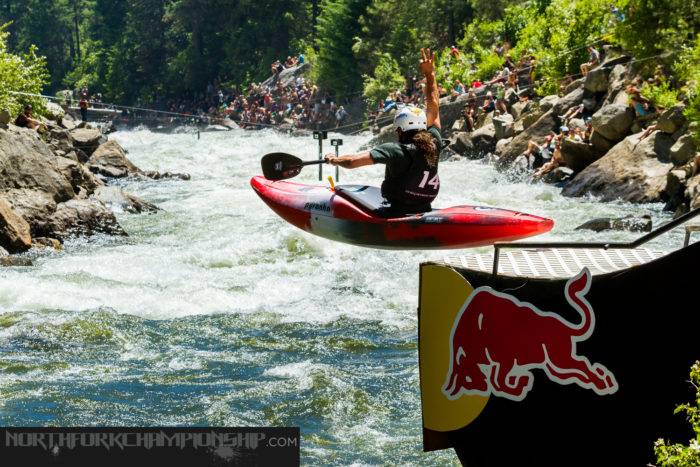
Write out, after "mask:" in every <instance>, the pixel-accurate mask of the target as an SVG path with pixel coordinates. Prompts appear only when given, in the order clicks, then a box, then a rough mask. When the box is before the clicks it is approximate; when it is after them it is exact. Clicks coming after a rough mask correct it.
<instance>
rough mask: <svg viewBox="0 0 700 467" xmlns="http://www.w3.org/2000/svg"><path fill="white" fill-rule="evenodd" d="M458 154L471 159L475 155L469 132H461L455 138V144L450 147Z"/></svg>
mask: <svg viewBox="0 0 700 467" xmlns="http://www.w3.org/2000/svg"><path fill="white" fill-rule="evenodd" d="M450 147H451V148H452V149H454V150H455V152H457V153H458V154H461V155H463V156H467V157H470V156H471V155H473V154H474V153H475V151H474V144H473V143H472V139H471V136H470V135H469V133H467V132H460V133H457V134H456V135H455V136H454V143H452V145H451V146H450Z"/></svg>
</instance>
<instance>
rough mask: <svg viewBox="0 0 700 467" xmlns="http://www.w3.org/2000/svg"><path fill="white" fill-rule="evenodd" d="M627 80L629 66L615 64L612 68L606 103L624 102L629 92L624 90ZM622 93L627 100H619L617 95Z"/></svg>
mask: <svg viewBox="0 0 700 467" xmlns="http://www.w3.org/2000/svg"><path fill="white" fill-rule="evenodd" d="M626 80H627V66H625V65H615V66H614V67H613V68H612V70H610V77H609V78H608V94H607V95H606V96H605V101H604V105H609V104H617V103H620V104H624V103H625V102H626V100H627V94H626V93H625V92H624V89H625V82H626ZM620 93H622V97H623V98H624V99H625V102H618V101H617V96H618V95H619V94H620Z"/></svg>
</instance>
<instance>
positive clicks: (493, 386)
mask: <svg viewBox="0 0 700 467" xmlns="http://www.w3.org/2000/svg"><path fill="white" fill-rule="evenodd" d="M590 286H591V274H590V272H589V271H588V269H583V271H581V273H579V275H578V276H576V277H574V278H572V279H570V280H569V281H568V282H567V283H566V286H565V289H564V293H565V296H566V300H567V302H568V303H569V305H571V306H572V307H573V308H574V309H575V310H576V311H577V312H579V314H580V315H581V323H580V324H578V325H574V324H571V323H568V322H567V321H565V320H564V319H563V318H561V317H560V316H559V315H557V314H555V313H551V312H544V311H541V310H539V309H538V308H537V307H535V306H534V305H532V304H530V303H524V302H521V301H519V300H518V299H516V298H515V297H513V296H512V295H507V294H504V293H500V292H496V291H494V290H493V289H491V288H490V287H479V288H478V289H476V290H474V292H473V293H472V294H471V295H470V296H469V298H468V299H467V300H466V302H465V303H464V306H463V307H462V309H461V310H460V312H459V313H458V314H457V317H456V318H455V321H454V325H453V326H452V333H451V334H450V366H449V370H448V372H447V378H446V380H445V384H444V386H443V388H442V393H443V394H444V395H445V396H446V397H447V398H448V399H450V400H455V399H457V398H459V397H460V396H461V395H463V394H467V395H480V396H488V395H489V394H493V395H494V396H499V397H505V398H507V399H511V400H514V401H522V400H523V399H524V398H525V396H526V395H527V393H528V392H529V391H530V390H531V389H532V385H533V382H534V374H533V370H535V369H537V368H539V369H541V370H543V371H544V373H545V374H546V375H547V376H548V377H549V379H550V380H552V381H554V382H556V383H559V384H572V383H574V384H577V385H579V386H580V387H582V388H585V389H591V390H592V391H594V392H595V393H596V394H598V395H601V396H603V395H607V394H613V393H615V392H616V391H617V390H618V384H617V381H616V380H615V376H614V375H613V374H612V373H611V372H610V371H609V370H608V369H607V368H605V367H604V366H603V365H601V364H600V363H595V364H591V363H590V362H589V361H588V359H587V358H586V357H583V356H580V355H578V354H577V351H576V344H577V343H578V342H581V341H584V340H586V339H588V338H589V337H590V336H591V335H592V334H593V329H594V327H595V315H594V314H593V309H592V307H591V305H590V304H589V303H588V301H586V299H585V295H586V294H587V293H588V290H589V289H590Z"/></svg>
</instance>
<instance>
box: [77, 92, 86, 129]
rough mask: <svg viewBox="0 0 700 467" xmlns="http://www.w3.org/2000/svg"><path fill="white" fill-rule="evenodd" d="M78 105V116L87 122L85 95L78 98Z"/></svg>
mask: <svg viewBox="0 0 700 467" xmlns="http://www.w3.org/2000/svg"><path fill="white" fill-rule="evenodd" d="M78 107H80V118H81V120H82V121H84V122H87V120H88V116H87V114H88V100H87V96H85V95H83V96H82V97H81V98H80V103H79V104H78Z"/></svg>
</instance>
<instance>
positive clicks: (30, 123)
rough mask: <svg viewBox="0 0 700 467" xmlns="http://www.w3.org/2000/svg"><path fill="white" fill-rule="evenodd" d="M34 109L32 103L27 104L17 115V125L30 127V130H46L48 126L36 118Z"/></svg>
mask: <svg viewBox="0 0 700 467" xmlns="http://www.w3.org/2000/svg"><path fill="white" fill-rule="evenodd" d="M33 112H34V109H33V108H32V106H31V105H26V106H25V107H24V110H23V111H22V112H20V114H19V115H17V118H16V119H15V125H17V126H19V127H22V128H29V129H30V130H36V131H38V132H39V133H41V132H42V131H43V130H46V127H45V126H44V124H43V123H41V122H40V121H39V120H37V119H35V118H34V114H33Z"/></svg>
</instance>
